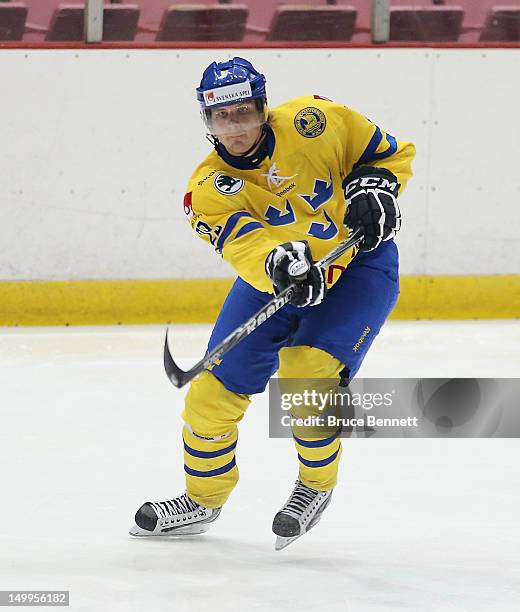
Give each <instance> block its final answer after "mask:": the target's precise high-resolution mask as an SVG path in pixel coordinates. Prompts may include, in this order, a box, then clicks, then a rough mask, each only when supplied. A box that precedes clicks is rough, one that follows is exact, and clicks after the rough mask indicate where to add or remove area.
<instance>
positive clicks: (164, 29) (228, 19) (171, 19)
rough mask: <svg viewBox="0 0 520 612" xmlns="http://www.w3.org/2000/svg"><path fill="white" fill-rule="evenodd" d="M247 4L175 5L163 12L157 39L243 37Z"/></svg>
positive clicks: (226, 38) (230, 38)
mask: <svg viewBox="0 0 520 612" xmlns="http://www.w3.org/2000/svg"><path fill="white" fill-rule="evenodd" d="M248 14H249V10H248V8H247V6H244V5H236V4H225V5H215V6H200V7H199V6H196V5H190V6H189V5H183V6H172V7H170V8H168V9H166V11H165V12H164V14H163V17H162V20H161V24H160V26H159V32H158V33H157V38H156V40H158V41H172V40H205V41H210V40H211V41H215V40H242V39H243V38H244V33H245V29H246V21H247V17H248Z"/></svg>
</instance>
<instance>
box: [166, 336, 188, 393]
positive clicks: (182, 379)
mask: <svg viewBox="0 0 520 612" xmlns="http://www.w3.org/2000/svg"><path fill="white" fill-rule="evenodd" d="M164 370H165V372H166V376H168V379H169V381H170V382H171V383H172V385H174V386H175V387H177V388H178V389H180V388H181V387H184V385H185V384H186V382H187V379H186V372H184V370H181V369H180V368H179V366H178V365H177V364H176V363H175V361H174V360H173V357H172V354H171V353H170V347H169V346H168V329H166V336H165V337H164Z"/></svg>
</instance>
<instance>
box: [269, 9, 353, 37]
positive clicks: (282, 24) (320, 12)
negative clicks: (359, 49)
mask: <svg viewBox="0 0 520 612" xmlns="http://www.w3.org/2000/svg"><path fill="white" fill-rule="evenodd" d="M356 16H357V11H356V9H355V8H354V7H351V6H348V7H347V6H345V7H343V6H310V7H304V6H281V7H277V8H276V9H275V12H274V15H273V20H272V22H271V26H270V28H269V31H268V33H267V40H286V41H296V40H303V41H309V40H334V41H338V40H341V41H345V40H351V39H352V33H353V31H354V24H355V22H356Z"/></svg>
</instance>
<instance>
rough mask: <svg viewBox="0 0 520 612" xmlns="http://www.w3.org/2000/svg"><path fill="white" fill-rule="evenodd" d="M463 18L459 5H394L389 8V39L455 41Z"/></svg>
mask: <svg viewBox="0 0 520 612" xmlns="http://www.w3.org/2000/svg"><path fill="white" fill-rule="evenodd" d="M463 19H464V9H463V8H462V7H460V6H432V7H421V8H414V7H410V6H399V7H394V8H391V9H390V40H403V41H405V40H407V41H414V40H417V41H434V42H451V41H456V40H458V38H459V36H460V33H461V28H462V20H463Z"/></svg>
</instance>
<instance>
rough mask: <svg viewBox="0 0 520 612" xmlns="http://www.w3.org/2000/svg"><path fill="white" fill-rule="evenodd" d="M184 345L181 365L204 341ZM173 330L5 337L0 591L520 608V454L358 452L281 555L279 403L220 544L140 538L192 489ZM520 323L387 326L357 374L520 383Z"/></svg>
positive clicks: (313, 606) (316, 605)
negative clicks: (167, 505) (151, 518)
mask: <svg viewBox="0 0 520 612" xmlns="http://www.w3.org/2000/svg"><path fill="white" fill-rule="evenodd" d="M172 331H173V334H172V340H173V342H172V345H173V351H174V354H175V355H176V356H181V357H182V360H180V361H181V365H184V366H188V365H190V364H193V363H194V362H195V361H196V360H198V359H199V358H200V357H201V356H202V354H203V350H204V346H205V342H206V341H207V338H208V334H209V328H208V327H206V326H179V327H175V328H174V329H173V330H172ZM163 333H164V328H163V327H158V326H143V327H119V328H66V329H63V328H60V329H50V328H46V329H0V398H1V408H0V491H1V498H0V590H6V589H31V590H36V589H68V590H70V592H71V608H72V609H73V610H88V611H91V610H92V611H94V610H110V611H114V612H119V611H121V612H122V611H152V612H155V611H163V610H172V611H175V612H184V611H189V612H205V611H206V610H208V611H211V612H221V611H226V612H229V611H231V612H240V611H242V610H262V611H263V610H273V611H289V610H298V611H300V610H301V611H302V612H306V611H307V610H313V611H314V610H316V611H317V610H319V611H324V612H329V611H336V610H341V611H345V612H347V611H348V612H376V611H377V612H379V611H385V612H388V611H401V610H403V611H410V612H423V611H424V612H440V611H442V612H445V611H446V612H462V611H464V612H480V611H486V612H487V611H499V612H505V611H511V612H512V611H515V612H516V611H518V610H519V609H520V586H519V585H520V570H519V567H520V527H519V521H520V472H519V465H520V443H519V440H515V439H502V440H500V439H491V440H486V439H478V440H423V439H404V440H396V439H392V440H388V439H387V440H381V439H380V440H374V439H372V440H365V439H353V440H346V441H344V454H343V459H342V467H341V474H340V483H339V486H338V487H337V489H336V491H335V492H334V497H333V500H332V504H331V506H330V507H329V509H328V510H327V511H326V513H325V515H324V518H323V520H322V521H321V523H320V524H319V525H318V526H317V527H316V528H315V529H314V530H312V531H311V532H310V533H309V534H308V535H307V536H305V538H302V539H300V540H299V541H298V542H296V543H295V544H293V545H292V546H291V547H289V548H288V549H286V550H284V551H282V552H278V553H276V552H275V551H274V548H273V544H274V535H273V534H272V533H271V531H270V526H271V521H272V517H273V515H274V513H275V512H276V511H277V510H278V508H279V507H280V506H281V504H282V503H283V502H284V501H285V499H286V497H287V495H288V493H289V491H290V490H291V488H292V485H293V481H294V478H295V475H296V470H297V461H296V456H295V452H294V448H293V444H292V442H291V441H290V440H272V439H269V438H268V434H267V425H268V420H267V398H266V396H265V394H264V395H263V396H259V397H256V398H255V399H254V401H253V403H252V405H251V407H250V409H249V411H248V414H247V415H246V418H245V419H244V421H243V422H242V424H241V427H240V439H239V447H238V452H237V460H238V463H239V465H240V472H241V480H240V482H239V484H238V486H237V488H236V490H235V491H234V493H233V495H232V496H231V498H230V500H229V502H228V504H227V505H226V507H225V508H224V510H223V512H222V515H221V518H220V519H219V521H218V522H217V523H216V524H215V525H214V526H213V528H212V529H211V531H210V532H209V533H208V534H206V535H205V536H198V537H194V538H192V539H186V538H185V539H177V540H171V539H170V540H151V539H146V540H143V539H140V540H137V539H132V538H131V537H130V536H128V535H127V531H128V528H129V527H130V526H131V524H132V522H133V514H134V512H135V510H136V509H137V507H138V506H140V505H141V503H142V502H143V501H145V500H148V499H164V498H166V497H171V496H173V495H175V494H177V493H178V492H180V491H182V490H183V472H182V452H181V442H180V427H181V421H180V411H181V408H182V402H183V395H184V391H177V390H175V389H174V388H173V387H172V386H171V385H170V383H169V382H168V381H167V379H166V377H165V375H164V372H163V369H162V363H161V360H162V341H163ZM519 373H520V323H519V322H518V321H508V322H507V321H504V322H450V323H440V322H427V323H426V322H423V323H400V322H392V323H389V324H387V325H386V327H385V328H384V331H383V333H382V334H381V336H380V337H379V338H378V340H377V341H376V342H375V343H374V345H373V347H372V348H371V351H370V354H369V356H368V357H367V359H366V361H365V363H364V365H363V368H362V370H361V371H360V375H364V376H388V377H399V376H446V377H452V376H486V377H501V376H502V377H506V376H518V375H519Z"/></svg>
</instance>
